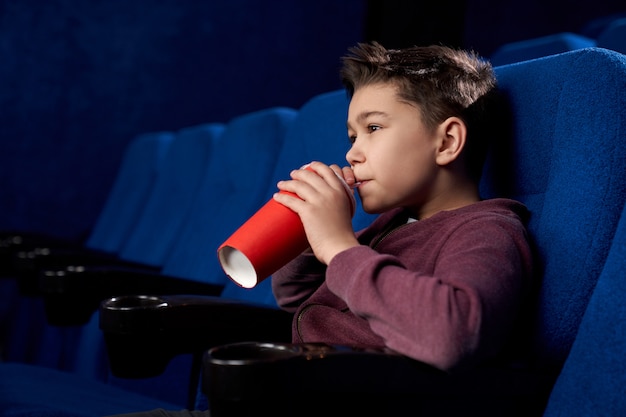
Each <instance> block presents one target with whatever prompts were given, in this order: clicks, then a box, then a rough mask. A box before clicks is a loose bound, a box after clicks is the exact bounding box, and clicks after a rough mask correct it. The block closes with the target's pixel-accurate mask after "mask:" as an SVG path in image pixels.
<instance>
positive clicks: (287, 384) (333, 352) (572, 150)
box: [205, 48, 626, 417]
mask: <svg viewBox="0 0 626 417" xmlns="http://www.w3.org/2000/svg"><path fill="white" fill-rule="evenodd" d="M496 72H497V76H498V80H499V83H500V86H501V88H502V90H503V92H504V93H505V94H506V96H507V97H508V101H509V103H510V111H511V115H512V120H511V122H512V135H511V139H512V140H511V141H506V142H502V143H500V144H497V145H498V146H494V149H493V151H492V155H491V157H490V158H489V161H488V164H487V166H486V170H485V176H484V181H483V183H482V187H481V189H482V193H483V195H484V196H485V197H490V196H507V197H512V198H516V199H519V200H521V201H522V202H524V203H525V204H526V205H527V206H528V207H529V209H530V211H531V217H530V223H529V231H530V235H531V237H532V239H533V242H534V246H535V247H536V254H537V261H538V267H539V270H540V271H541V274H542V280H541V285H540V287H539V288H538V289H537V300H536V306H535V307H534V308H533V310H532V314H529V315H528V316H527V318H528V323H527V324H528V326H529V330H530V332H531V336H530V337H529V338H528V340H527V341H528V344H529V346H528V350H527V355H528V362H527V363H526V364H525V365H524V366H523V367H519V368H518V367H515V368H497V367H496V368H491V367H487V368H481V369H478V370H477V371H475V372H471V373H469V374H462V375H460V376H458V377H449V376H447V375H441V374H439V373H437V372H433V370H432V369H424V368H422V367H420V366H419V363H417V362H416V361H410V360H407V358H404V357H402V356H399V355H393V354H388V353H385V352H366V351H365V352H364V351H350V349H349V348H348V349H346V348H345V347H342V348H337V347H332V346H322V347H319V346H307V345H304V346H302V345H292V344H286V345H285V344H278V345H277V346H276V347H275V350H276V354H275V355H274V356H273V357H272V355H271V354H270V353H269V351H270V350H271V349H272V347H271V346H268V345H267V344H265V345H256V347H255V344H253V343H249V344H239V345H237V344H231V345H225V346H222V347H218V348H214V349H213V350H212V351H211V352H212V353H211V355H209V356H207V359H206V362H205V372H206V376H207V380H208V384H207V385H206V387H205V392H206V394H207V396H208V397H209V403H210V404H212V405H213V407H212V412H214V413H213V415H215V416H217V417H219V416H222V415H224V416H227V415H228V416H232V415H245V413H244V412H245V410H246V407H254V408H255V409H256V410H261V409H263V410H265V411H266V412H268V413H272V414H273V415H289V412H290V411H292V410H293V409H294V407H297V404H298V403H299V402H302V401H309V400H311V401H313V397H314V402H313V403H314V404H316V405H319V406H320V409H321V410H323V409H324V408H325V407H332V402H331V403H330V404H328V403H325V402H324V401H323V400H324V399H326V398H334V399H338V398H343V399H344V401H347V400H346V399H347V398H350V404H349V405H348V406H347V408H346V410H344V411H346V412H347V410H350V411H352V412H356V411H355V409H354V408H353V407H354V405H355V404H360V403H361V404H365V407H366V410H365V411H367V410H370V411H371V410H377V411H379V412H382V413H383V414H384V413H385V412H386V413H387V415H392V414H393V413H394V412H402V410H410V409H412V407H413V409H415V410H416V412H418V411H421V412H423V413H425V414H424V415H433V414H434V415H447V416H448V415H463V416H465V415H481V416H485V415H507V416H526V417H528V416H538V415H543V413H544V408H545V406H546V403H548V404H549V407H548V409H547V410H545V413H546V415H549V416H557V415H558V416H565V415H567V416H581V417H582V416H588V415H621V414H623V412H624V410H625V409H626V397H624V396H623V387H624V384H625V383H626V372H624V368H625V363H626V362H625V361H626V358H624V355H623V346H624V345H625V343H626V338H625V333H624V326H623V324H622V323H621V322H620V321H619V318H621V317H623V316H624V310H623V307H622V306H621V302H620V301H619V300H620V299H621V297H622V296H623V295H624V294H623V285H622V283H623V279H624V270H623V254H624V247H623V244H624V238H623V236H622V235H623V226H620V227H619V228H618V224H619V222H620V221H622V222H623V221H624V220H623V217H622V212H623V210H624V203H625V201H626V152H625V151H624V147H625V139H626V138H625V137H624V132H625V131H626V94H625V92H626V84H625V83H624V80H625V79H626V58H625V57H624V55H621V54H619V53H616V52H612V51H608V50H605V49H601V48H585V49H579V50H575V51H571V52H567V53H563V54H557V55H552V56H548V57H544V58H540V59H536V60H531V61H525V62H520V63H516V64H512V65H505V66H500V67H498V68H496ZM505 133H506V131H503V138H505ZM594 290H595V291H596V292H594ZM600 291H602V292H600ZM612 291H614V293H612ZM590 299H591V304H589V302H590ZM588 305H589V308H588ZM611 315H614V317H613V318H610V320H609V322H608V323H607V322H606V321H603V320H606V319H607V318H609V317H611ZM596 319H599V322H598V323H596V322H595V320H596ZM581 322H582V325H581ZM579 329H580V331H579ZM605 341H606V342H610V344H608V343H605ZM573 345H574V348H572V346H573ZM261 353H262V354H261ZM586 355H589V356H586ZM596 361H597V362H598V367H597V369H596V368H594V363H595V362H596ZM564 364H565V365H564ZM520 365H521V364H520ZM561 370H562V371H561ZM286 375H288V377H287V376H286ZM267 381H272V382H271V383H268V382H267ZM294 381H297V383H295V382H294ZM555 381H556V384H555V385H554V387H555V388H554V394H553V395H552V396H550V392H551V388H552V386H553V384H554V383H555ZM252 387H256V390H253V389H252ZM265 387H267V389H263V388H265ZM321 387H323V388H321ZM357 387H358V388H357ZM360 389H361V390H362V391H361V393H355V391H359V390H360ZM312 392H315V394H314V395H312V394H311V393H312ZM359 394H362V395H359ZM352 395H355V396H354V397H353V396H352ZM574 397H575V398H574ZM286 398H292V399H293V401H289V400H287V399H286ZM605 399H606V402H605ZM377 406H380V408H377ZM396 406H399V407H398V408H395V407H396ZM320 409H318V410H320ZM335 409H336V408H335ZM237 411H239V412H242V414H237ZM608 411H611V412H608ZM606 412H608V413H606ZM613 412H616V413H613Z"/></svg>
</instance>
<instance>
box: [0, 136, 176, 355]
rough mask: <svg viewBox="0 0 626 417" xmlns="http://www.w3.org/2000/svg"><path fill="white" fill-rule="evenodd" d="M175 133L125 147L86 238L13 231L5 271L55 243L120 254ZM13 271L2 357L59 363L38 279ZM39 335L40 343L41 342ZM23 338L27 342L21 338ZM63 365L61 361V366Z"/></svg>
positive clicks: (5, 302)
mask: <svg viewBox="0 0 626 417" xmlns="http://www.w3.org/2000/svg"><path fill="white" fill-rule="evenodd" d="M173 138H174V135H173V134H172V133H170V132H154V133H146V134H142V135H138V136H137V137H136V138H134V139H133V140H132V141H131V142H130V143H129V144H128V146H127V147H126V149H125V151H124V155H123V158H122V161H121V164H120V167H119V169H118V172H117V175H116V178H115V181H114V183H113V186H112V188H111V191H110V192H109V195H108V197H107V200H106V202H105V204H104V206H103V208H102V210H101V212H100V215H99V217H98V219H97V220H96V223H95V225H94V227H93V229H92V230H91V232H90V234H89V236H88V237H87V238H86V240H85V241H84V242H80V243H79V242H74V241H69V240H65V239H59V238H54V237H52V236H48V235H45V234H36V233H18V232H14V233H12V234H11V236H10V238H9V237H8V235H5V238H6V239H9V241H10V242H11V243H9V241H4V242H3V243H4V245H0V246H2V249H1V250H0V252H1V253H2V255H1V256H0V257H1V258H2V261H1V262H0V263H2V264H3V270H4V272H8V271H9V270H10V268H9V267H8V265H6V264H7V263H9V262H10V259H11V257H12V256H13V254H14V251H17V250H18V248H21V249H26V248H27V247H35V246H39V247H49V248H50V247H52V248H59V246H58V245H61V246H62V247H63V248H65V250H69V248H71V249H72V251H74V252H97V253H106V254H109V255H111V256H114V254H116V253H117V252H118V251H119V249H120V247H121V246H122V244H123V242H124V240H125V239H126V237H127V236H128V234H129V233H130V232H131V229H132V228H133V226H134V224H135V222H136V221H137V218H138V217H139V213H140V212H141V210H142V208H143V206H144V204H145V202H146V200H147V199H148V196H149V195H150V192H151V190H152V188H153V187H154V184H155V182H156V177H157V175H158V172H159V170H160V169H161V166H162V165H163V160H164V157H165V154H166V153H167V150H168V148H169V146H170V143H171V142H172V140H173ZM16 278H17V277H15V276H13V275H10V276H8V277H6V278H3V279H0V284H1V285H2V291H1V292H0V294H1V297H2V301H0V304H1V305H2V307H3V310H2V312H1V313H0V314H1V315H2V316H1V320H2V323H3V325H2V336H1V339H0V344H1V345H2V358H3V360H12V361H22V362H31V363H39V364H48V365H52V364H57V363H58V357H57V356H56V353H54V352H55V349H54V348H52V346H50V345H49V343H50V342H51V341H50V340H49V339H46V338H44V337H41V335H42V334H44V333H46V332H48V331H49V329H48V327H49V326H48V325H47V322H46V318H45V314H44V307H43V300H42V299H41V298H39V297H31V296H30V295H33V294H36V293H37V292H38V291H37V289H36V288H34V287H35V285H36V283H35V282H30V283H26V282H24V281H20V282H19V283H18V281H16ZM37 340H40V342H37ZM18 341H22V342H20V343H18ZM41 341H47V342H48V347H47V349H45V350H43V349H38V345H39V344H41ZM60 366H62V365H60Z"/></svg>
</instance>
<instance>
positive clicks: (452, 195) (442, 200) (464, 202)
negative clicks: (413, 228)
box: [412, 179, 480, 220]
mask: <svg viewBox="0 0 626 417" xmlns="http://www.w3.org/2000/svg"><path fill="white" fill-rule="evenodd" d="M479 201H480V194H479V192H478V185H477V184H475V183H474V182H472V181H469V180H467V179H460V180H458V181H454V182H452V183H451V184H448V187H446V188H445V191H444V192H441V193H438V194H437V195H435V196H434V197H433V198H432V199H431V200H430V201H428V202H427V203H426V204H424V205H423V206H421V207H419V208H418V209H417V210H412V212H413V215H415V216H416V218H417V219H419V220H423V219H426V218H428V217H431V216H433V215H435V214H437V213H439V212H440V211H450V210H456V209H459V208H461V207H465V206H468V205H470V204H474V203H477V202H479Z"/></svg>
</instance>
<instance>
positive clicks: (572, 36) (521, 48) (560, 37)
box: [489, 32, 596, 66]
mask: <svg viewBox="0 0 626 417" xmlns="http://www.w3.org/2000/svg"><path fill="white" fill-rule="evenodd" d="M593 46H596V41H595V39H592V38H588V37H586V36H583V35H580V34H577V33H571V32H562V33H555V34H552V35H547V36H542V37H539V38H532V39H525V40H522V41H517V42H510V43H506V44H504V45H502V46H500V47H499V48H497V49H496V50H495V51H494V52H493V53H492V54H491V56H490V57H489V60H490V61H491V63H492V64H493V65H494V66H500V65H506V64H512V63H515V62H520V61H527V60H529V59H535V58H541V57H544V56H548V55H554V54H560V53H563V52H568V51H573V50H576V49H582V48H590V47H593Z"/></svg>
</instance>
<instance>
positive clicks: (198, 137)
mask: <svg viewBox="0 0 626 417" xmlns="http://www.w3.org/2000/svg"><path fill="white" fill-rule="evenodd" d="M223 130H224V125H223V124H221V123H210V124H205V125H199V126H194V127H190V128H185V129H182V130H180V131H179V132H174V133H168V134H167V136H168V137H175V139H172V140H171V143H170V144H169V146H168V148H167V150H166V153H165V155H164V157H163V159H162V160H161V162H159V164H160V166H159V170H158V172H157V173H156V174H155V173H154V172H152V176H153V177H155V178H154V179H153V182H152V184H151V185H150V187H149V189H148V191H149V192H148V193H146V192H145V191H143V189H142V188H141V187H140V183H136V184H131V186H130V187H126V186H125V185H123V186H120V187H119V188H118V189H115V191H116V192H117V191H118V190H122V191H124V190H125V191H127V192H130V193H133V192H137V193H138V194H141V193H143V194H148V195H144V196H145V198H144V201H143V202H142V207H140V208H139V210H138V211H137V212H135V214H134V216H135V217H133V218H132V219H131V224H130V227H129V229H130V230H129V231H128V233H127V234H126V235H125V236H123V238H121V239H120V241H119V243H118V246H119V250H118V251H117V252H105V251H104V250H89V251H83V250H78V251H77V250H69V248H68V247H64V248H60V247H57V250H51V252H50V253H51V257H56V256H57V254H62V255H60V256H59V257H58V258H57V259H62V260H63V261H64V262H69V260H70V259H71V260H74V262H76V261H80V262H83V261H86V260H87V259H89V260H90V261H92V262H95V261H97V262H99V263H101V262H106V263H107V264H111V263H113V264H116V265H119V264H123V265H141V267H142V269H143V268H145V269H146V270H149V271H152V272H156V271H159V270H160V269H161V266H162V261H158V260H156V258H155V257H154V254H153V252H152V247H158V245H163V244H166V243H167V242H170V241H171V240H172V239H173V238H174V237H175V228H176V225H177V224H178V223H179V222H180V219H179V213H184V211H185V210H186V209H187V205H189V204H190V203H191V201H192V199H193V195H194V193H195V192H196V190H197V186H198V184H199V180H198V178H199V177H201V174H202V173H203V172H204V169H206V164H207V162H208V159H209V155H210V154H211V152H212V149H213V147H214V146H215V145H216V144H217V143H218V141H219V138H220V136H221V134H222V132H223ZM137 149H138V150H143V151H145V154H144V155H143V156H142V157H141V159H140V161H139V163H142V161H143V163H144V164H145V166H144V167H142V169H149V168H150V167H153V165H154V164H149V162H150V160H149V159H147V158H148V157H150V155H151V153H150V152H148V150H147V149H144V148H143V147H140V148H137ZM152 170H153V168H152ZM129 172H130V171H129ZM146 178H149V177H148V176H146ZM116 195H117V194H116ZM173 196H176V197H177V198H176V199H171V201H168V198H171V197H173ZM134 198H135V197H130V198H124V197H123V196H120V203H119V204H120V205H123V204H124V201H128V202H132V201H133V199H134ZM128 209H130V207H128ZM109 212H110V213H111V215H113V217H115V216H114V214H115V211H113V212H111V211H109ZM159 213H160V215H161V216H162V218H161V219H159ZM146 217H147V218H149V219H150V222H146V219H145V218H146ZM120 221H124V216H120ZM114 223H115V219H114V218H113V219H110V220H107V221H106V222H103V223H101V224H99V225H97V228H98V229H97V230H103V231H107V230H111V231H112V232H113V233H118V232H116V228H117V227H119V226H112V225H111V224H114ZM147 223H150V224H149V225H148V224H147ZM107 224H108V225H109V227H106V226H107ZM142 226H143V228H142ZM100 227H102V229H100ZM95 230H96V229H95ZM158 230H161V231H162V234H161V236H160V237H161V238H160V239H153V240H150V239H144V242H145V245H144V246H143V247H133V248H130V249H127V248H126V241H127V240H129V239H131V237H135V238H136V237H137V235H141V234H145V233H148V232H149V233H151V234H153V233H155V232H156V231H158ZM99 241H100V242H102V243H103V244H104V243H105V242H108V243H107V244H109V245H110V246H109V247H112V245H111V244H112V243H113V241H112V240H109V241H107V239H99ZM51 249H52V248H51ZM86 253H90V254H91V253H93V254H97V255H94V256H93V257H92V256H91V255H85V254H86ZM101 254H105V255H104V256H100V255H101ZM46 262H48V261H46ZM19 278H20V279H22V278H23V277H19ZM38 278H39V277H38V276H37V275H35V279H38ZM57 278H58V279H60V280H62V279H63V278H64V276H62V275H60V276H57ZM85 284H86V285H85ZM85 284H83V285H82V286H81V287H79V288H76V291H77V292H80V293H82V294H83V297H81V298H80V300H79V301H80V303H81V305H83V304H84V305H86V306H92V309H93V310H95V309H97V306H98V304H99V301H100V300H98V299H97V298H94V297H90V293H89V291H88V290H86V289H85V287H87V288H90V287H91V286H92V283H90V282H88V281H86V282H85ZM151 284H152V285H153V286H156V285H158V284H159V282H158V280H154V281H153V282H151ZM219 289H221V287H220V288H219ZM38 290H39V292H38V294H37V296H36V297H23V298H22V299H21V300H22V301H21V303H20V308H19V310H17V311H16V312H15V314H14V315H13V317H12V318H11V321H10V324H9V326H10V328H9V330H8V335H7V338H6V343H5V346H4V353H5V356H4V360H6V361H10V362H24V363H31V364H36V365H41V366H47V367H51V368H57V369H60V370H64V371H69V372H73V373H77V374H80V375H83V376H86V377H89V378H92V379H95V380H103V379H106V377H107V374H108V372H107V362H106V354H105V351H104V346H103V344H102V338H101V337H95V336H94V335H93V333H96V334H97V336H100V335H99V332H98V323H97V317H96V320H92V323H90V324H89V323H88V322H89V318H90V317H91V316H92V315H93V314H84V315H83V316H78V314H75V311H81V309H78V308H76V309H74V310H72V311H69V307H70V304H68V303H66V301H67V300H66V299H64V298H62V297H61V296H60V295H59V298H58V299H57V298H55V296H56V295H58V292H57V290H58V288H54V289H52V290H51V291H52V294H53V295H54V296H53V297H49V296H48V294H47V293H45V292H44V291H43V289H42V288H41V287H40V288H38ZM210 290H211V291H212V292H214V291H216V289H215V288H214V287H211V288H210ZM203 291H205V292H206V291H208V290H206V289H204V288H198V289H197V292H199V293H203ZM68 322H69V323H68ZM59 324H62V325H59Z"/></svg>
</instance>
